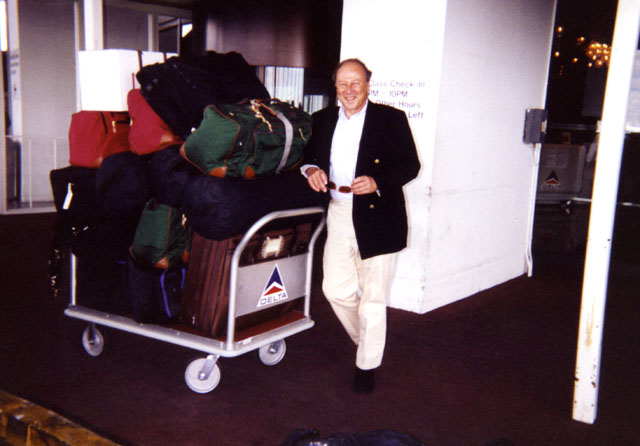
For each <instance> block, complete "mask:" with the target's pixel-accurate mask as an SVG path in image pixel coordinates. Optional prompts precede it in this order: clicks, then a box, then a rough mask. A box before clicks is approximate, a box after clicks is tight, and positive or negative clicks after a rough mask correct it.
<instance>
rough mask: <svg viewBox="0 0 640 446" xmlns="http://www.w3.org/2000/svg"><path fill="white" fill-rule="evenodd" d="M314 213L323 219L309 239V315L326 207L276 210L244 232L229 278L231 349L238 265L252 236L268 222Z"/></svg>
mask: <svg viewBox="0 0 640 446" xmlns="http://www.w3.org/2000/svg"><path fill="white" fill-rule="evenodd" d="M312 214H322V219H321V220H320V224H318V227H317V228H316V230H315V231H314V233H313V235H312V236H311V238H310V240H309V248H308V253H307V255H308V257H307V268H306V275H307V277H306V282H305V283H306V285H305V303H304V315H305V316H309V306H310V303H309V295H310V294H311V267H312V264H313V247H314V245H315V242H316V240H317V238H318V237H319V236H320V232H322V229H323V228H324V224H325V221H326V217H325V215H324V208H322V207H320V206H314V207H308V208H300V209H287V210H284V211H274V212H270V213H269V214H267V215H265V216H264V217H262V218H260V219H259V220H258V221H256V222H255V223H254V224H253V225H252V226H251V227H250V228H249V229H248V230H247V232H246V233H245V234H244V236H243V237H242V239H241V240H240V242H239V243H238V246H236V249H235V251H234V252H233V256H232V257H231V274H230V279H229V309H228V321H227V340H226V349H227V350H231V349H232V348H233V342H234V332H235V325H236V284H237V280H238V265H239V263H240V256H241V255H242V251H244V248H245V247H246V246H247V243H249V240H251V237H253V235H254V234H255V233H256V232H258V231H259V230H260V229H261V228H262V227H263V226H265V225H266V224H267V223H269V222H271V221H273V220H278V219H282V218H289V217H299V216H302V215H312Z"/></svg>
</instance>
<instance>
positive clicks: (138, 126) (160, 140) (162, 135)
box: [127, 88, 184, 155]
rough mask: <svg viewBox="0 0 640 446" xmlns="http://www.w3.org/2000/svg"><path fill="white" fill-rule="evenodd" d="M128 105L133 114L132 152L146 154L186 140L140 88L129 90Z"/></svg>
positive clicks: (130, 142)
mask: <svg viewBox="0 0 640 446" xmlns="http://www.w3.org/2000/svg"><path fill="white" fill-rule="evenodd" d="M127 106H128V107H129V116H131V130H130V131H129V145H130V147H131V151H132V152H135V153H137V154H138V155H146V154H148V153H153V152H157V151H159V150H162V149H165V148H167V147H169V146H173V145H176V144H182V143H183V142H184V141H183V140H182V139H180V138H179V137H178V136H176V135H175V134H174V133H173V132H172V131H171V129H170V128H169V126H168V125H167V124H165V123H164V121H163V120H162V118H160V116H158V114H157V113H156V112H155V111H154V110H153V109H152V108H151V106H150V105H149V104H148V103H147V101H146V100H145V99H144V97H143V96H142V94H141V93H140V90H139V89H137V88H135V89H133V90H130V91H129V93H128V94H127Z"/></svg>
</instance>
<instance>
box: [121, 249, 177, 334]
mask: <svg viewBox="0 0 640 446" xmlns="http://www.w3.org/2000/svg"><path fill="white" fill-rule="evenodd" d="M184 277H185V267H184V265H178V266H176V267H172V268H168V269H159V268H153V267H149V266H145V265H141V264H139V263H137V262H136V261H135V260H134V259H133V258H132V257H131V256H129V257H127V261H126V277H125V288H126V291H125V292H126V294H127V295H128V298H129V299H130V301H131V307H132V312H133V319H134V320H136V321H137V322H142V323H151V324H163V323H166V322H171V321H173V320H175V321H177V320H178V316H179V315H180V305H181V300H182V288H183V286H184Z"/></svg>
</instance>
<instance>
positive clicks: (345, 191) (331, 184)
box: [327, 181, 351, 194]
mask: <svg viewBox="0 0 640 446" xmlns="http://www.w3.org/2000/svg"><path fill="white" fill-rule="evenodd" d="M327 187H328V188H329V189H334V190H335V189H337V190H338V192H342V193H343V194H350V193H351V188H350V187H349V186H338V187H336V183H334V182H333V181H329V183H328V184H327Z"/></svg>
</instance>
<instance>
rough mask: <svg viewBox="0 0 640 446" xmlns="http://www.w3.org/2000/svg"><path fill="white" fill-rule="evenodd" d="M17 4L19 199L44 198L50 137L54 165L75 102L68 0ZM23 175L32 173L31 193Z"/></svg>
mask: <svg viewBox="0 0 640 446" xmlns="http://www.w3.org/2000/svg"><path fill="white" fill-rule="evenodd" d="M17 4H18V8H17V12H18V17H19V26H18V29H19V41H18V42H17V44H18V45H17V46H18V47H17V49H16V50H15V52H16V55H17V57H16V58H15V59H14V60H15V62H16V63H18V64H19V70H18V75H19V76H20V79H19V83H18V88H19V91H17V92H16V93H15V94H16V95H18V96H19V100H20V103H21V108H20V109H18V112H19V113H20V115H19V116H13V119H14V120H15V121H17V122H18V121H19V122H21V131H20V126H18V129H17V130H19V131H20V134H21V135H22V177H23V181H22V184H23V191H22V199H23V201H27V200H28V199H29V198H31V199H32V200H34V201H41V200H47V201H48V200H50V199H51V186H50V185H49V171H50V170H51V169H52V168H53V162H54V153H53V147H54V140H56V141H57V143H58V155H59V156H58V158H59V159H58V163H59V166H65V165H67V164H68V143H67V139H68V137H67V134H68V130H69V123H70V121H71V113H73V112H74V111H75V107H76V97H75V83H76V79H75V68H74V67H75V51H74V19H73V2H42V1H38V0H19V1H18V2H17ZM12 19H15V17H14V18H12V17H9V20H12ZM15 43H16V42H13V44H12V45H14V44H15ZM29 146H30V148H31V151H32V160H31V161H30V160H29V155H28V150H29ZM60 158H61V159H60ZM29 166H31V167H29ZM30 168H31V173H29V169H30ZM28 176H31V178H32V179H33V188H32V190H31V196H30V197H29V190H28V189H29V188H28V184H29V179H28Z"/></svg>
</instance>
